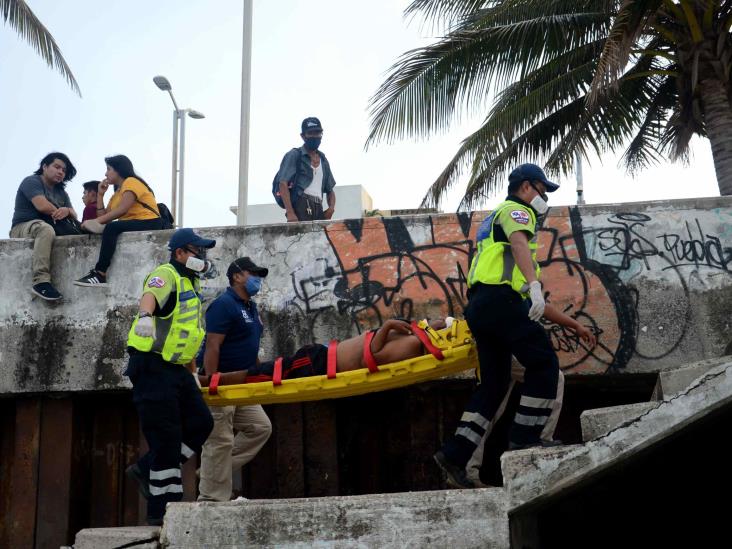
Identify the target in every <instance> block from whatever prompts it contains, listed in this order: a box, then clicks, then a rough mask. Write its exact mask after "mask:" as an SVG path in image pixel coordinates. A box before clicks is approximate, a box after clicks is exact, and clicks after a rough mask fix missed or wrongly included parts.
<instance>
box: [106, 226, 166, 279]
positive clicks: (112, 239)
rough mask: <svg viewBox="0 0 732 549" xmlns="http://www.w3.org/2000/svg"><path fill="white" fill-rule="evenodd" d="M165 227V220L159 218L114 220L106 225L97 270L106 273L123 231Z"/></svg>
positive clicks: (155, 229) (152, 229)
mask: <svg viewBox="0 0 732 549" xmlns="http://www.w3.org/2000/svg"><path fill="white" fill-rule="evenodd" d="M162 228H163V222H162V221H161V220H160V218H159V217H158V218H157V219H131V220H129V221H112V222H111V223H107V224H106V225H105V226H104V232H103V233H102V248H101V249H100V250H99V260H98V261H97V264H96V266H95V267H94V269H95V270H97V271H99V272H100V273H106V272H107V269H109V264H110V263H112V256H113V255H114V251H115V250H116V249H117V239H118V238H119V235H121V234H122V233H128V232H132V231H159V230H161V229H162Z"/></svg>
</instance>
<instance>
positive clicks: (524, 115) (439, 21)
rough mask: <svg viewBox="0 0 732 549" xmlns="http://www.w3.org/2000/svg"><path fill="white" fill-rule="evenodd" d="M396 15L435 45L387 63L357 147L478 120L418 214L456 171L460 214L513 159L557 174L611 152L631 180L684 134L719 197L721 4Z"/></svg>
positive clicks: (729, 20) (636, 0)
mask: <svg viewBox="0 0 732 549" xmlns="http://www.w3.org/2000/svg"><path fill="white" fill-rule="evenodd" d="M405 14H406V15H409V16H414V15H418V14H421V15H422V16H424V18H425V20H426V21H427V22H430V21H431V22H432V23H433V24H436V25H438V27H439V28H442V29H445V30H444V36H443V37H442V38H441V39H439V40H438V41H437V42H435V43H434V44H431V45H429V46H426V47H423V48H419V49H415V50H412V51H409V52H407V53H405V54H404V55H403V56H402V57H401V58H400V59H399V60H398V61H397V62H396V63H395V64H394V65H393V66H392V67H391V69H390V71H389V74H388V76H387V78H386V80H385V81H384V83H383V84H382V85H381V86H380V87H379V89H378V90H377V92H376V93H375V95H374V96H373V97H372V98H371V102H370V110H371V131H370V134H369V136H368V139H367V142H366V146H367V147H368V146H369V145H370V144H373V143H377V142H380V141H387V142H391V141H393V140H395V139H401V138H407V137H426V136H428V135H430V134H433V133H435V132H440V131H444V130H445V129H446V128H447V127H448V126H449V125H450V123H451V122H453V121H454V120H455V119H458V118H460V117H461V116H465V115H466V114H467V115H474V114H479V115H480V116H481V117H484V119H483V123H482V124H481V126H480V127H479V128H478V129H477V130H476V131H475V132H474V133H472V134H471V135H469V136H468V137H467V138H465V139H464V140H463V141H462V143H461V145H460V147H459V149H458V150H457V152H456V154H455V156H454V157H453V158H452V160H451V161H450V162H449V163H448V165H447V166H446V167H445V168H444V170H443V171H442V173H441V174H440V175H439V177H438V178H437V179H436V180H435V181H434V183H432V185H431V186H430V189H429V191H428V192H427V194H426V195H425V197H424V198H423V200H422V206H423V207H424V206H434V205H438V204H439V202H440V200H441V199H442V198H443V196H444V194H445V193H446V191H448V190H449V189H450V188H451V187H452V186H453V185H455V183H456V182H457V181H458V179H459V177H460V176H461V175H462V174H463V173H465V172H467V173H469V180H468V185H467V188H466V191H465V195H464V197H463V200H462V202H461V207H462V208H470V207H474V206H476V205H478V204H479V203H480V202H481V201H482V199H484V198H485V197H487V196H488V195H490V194H492V193H495V192H496V191H497V190H499V189H500V187H501V183H502V182H503V181H505V177H506V175H507V173H508V172H509V171H510V170H511V169H512V168H513V167H514V166H515V165H516V164H517V163H520V162H521V161H534V162H536V161H537V160H544V161H545V165H546V168H547V170H548V171H549V172H552V173H554V174H567V173H570V172H571V171H572V169H573V164H574V158H575V155H576V154H578V155H580V156H582V157H584V158H588V157H589V155H590V153H596V154H598V155H600V154H602V153H605V152H611V151H617V150H618V149H620V148H621V147H625V152H624V155H623V163H624V165H625V166H626V168H627V169H628V170H629V171H630V172H631V173H634V172H636V171H638V170H641V169H643V168H645V167H647V166H649V165H650V164H652V163H656V162H658V161H660V160H662V159H664V158H668V159H670V160H673V161H676V160H686V159H687V158H688V151H689V141H690V139H691V137H692V136H693V135H694V134H696V135H700V136H703V137H707V138H708V139H709V140H710V142H711V147H712V154H713V157H714V166H715V169H716V174H717V181H718V184H719V190H720V193H721V194H722V195H732V108H731V107H730V97H731V92H732V87H731V86H730V69H731V67H732V38H731V36H730V26H732V0H724V1H714V0H673V1H672V0H493V1H487V0H482V1H481V0H413V2H412V3H411V4H410V5H409V6H408V7H407V9H406V12H405ZM440 25H442V26H440ZM486 113H487V114H486Z"/></svg>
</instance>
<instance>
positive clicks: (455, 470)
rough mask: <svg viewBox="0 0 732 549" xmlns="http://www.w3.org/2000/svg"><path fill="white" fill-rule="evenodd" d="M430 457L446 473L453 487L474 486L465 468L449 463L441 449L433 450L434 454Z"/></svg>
mask: <svg viewBox="0 0 732 549" xmlns="http://www.w3.org/2000/svg"><path fill="white" fill-rule="evenodd" d="M432 457H433V458H434V460H435V463H437V465H438V466H439V467H440V469H442V470H443V472H444V473H445V475H447V483H448V484H450V485H451V486H454V487H455V488H476V486H475V484H474V483H473V481H472V480H470V479H469V478H468V476H467V474H466V472H465V469H461V468H460V467H458V466H457V465H453V464H452V463H450V462H449V461H448V459H447V457H446V456H445V454H443V453H442V450H438V451H437V452H435V455H434V456H432Z"/></svg>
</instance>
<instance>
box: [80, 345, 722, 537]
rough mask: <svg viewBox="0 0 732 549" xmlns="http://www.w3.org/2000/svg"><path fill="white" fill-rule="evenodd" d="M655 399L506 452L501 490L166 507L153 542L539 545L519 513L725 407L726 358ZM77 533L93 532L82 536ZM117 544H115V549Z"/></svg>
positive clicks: (672, 378) (682, 373) (680, 375)
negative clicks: (552, 442) (550, 441)
mask: <svg viewBox="0 0 732 549" xmlns="http://www.w3.org/2000/svg"><path fill="white" fill-rule="evenodd" d="M654 398H656V399H658V400H654V401H651V402H646V403H638V404H631V405H626V406H616V407H611V408H600V409H595V410H587V411H585V412H584V413H583V414H582V416H581V418H580V420H581V424H582V433H583V444H578V445H571V446H561V447H555V448H546V449H528V450H521V451H515V452H507V453H505V454H504V455H503V457H502V458H501V465H502V470H503V477H504V488H486V489H479V490H441V491H429V492H411V493H397V494H374V495H365V496H344V497H329V498H305V499H293V500H253V501H235V502H228V503H180V504H173V505H170V506H169V507H168V510H167V514H166V517H165V524H164V526H163V528H162V531H161V533H160V540H159V543H160V546H162V547H176V548H183V547H221V548H234V547H333V548H335V547H420V548H421V547H451V548H454V549H457V548H463V547H490V548H494V547H495V548H505V547H510V546H512V547H527V548H531V547H540V546H542V544H541V540H539V539H538V538H536V535H537V534H536V529H535V528H534V527H533V526H534V525H533V524H532V523H531V520H526V519H525V517H526V516H528V515H527V514H526V512H525V511H526V509H528V508H531V507H532V506H537V505H541V504H545V503H546V502H547V501H551V500H552V498H554V497H556V496H558V495H561V494H562V493H564V492H566V491H568V490H571V489H573V488H574V487H576V486H577V485H578V484H579V483H583V482H587V481H588V479H592V478H593V477H594V476H597V475H601V474H602V473H603V472H604V471H606V470H608V469H610V468H613V467H617V466H622V465H623V463H624V462H626V461H629V460H632V459H633V457H634V456H636V455H637V454H638V453H640V452H642V451H646V450H648V449H649V448H652V447H653V446H654V445H655V444H657V443H659V442H661V441H663V440H664V439H666V438H668V437H673V436H674V434H675V433H678V432H680V431H681V430H682V429H684V428H686V427H688V426H689V425H692V424H694V423H695V422H698V421H701V420H703V419H704V418H705V417H706V416H709V415H711V414H713V413H715V412H716V411H719V410H720V409H723V408H724V409H727V408H728V407H729V406H732V356H727V357H723V358H720V359H714V360H705V361H701V362H697V363H693V364H689V365H687V366H684V367H683V368H679V369H676V370H670V371H666V372H663V373H661V374H660V375H659V381H658V385H657V387H656V390H655V391H654ZM512 517H513V518H512ZM509 525H510V526H509ZM85 533H86V534H85ZM82 534H84V535H85V536H88V535H90V534H89V531H88V530H86V531H82V532H80V533H79V536H82ZM141 539H143V538H141ZM80 541H83V540H80V538H79V537H77V545H76V547H77V548H79V547H91V545H82V544H80ZM124 543H127V542H125V541H123V540H121V539H120V542H119V543H118V544H117V546H119V545H123V544H124ZM96 546H97V547H105V545H102V544H98V545H96ZM110 546H114V545H110Z"/></svg>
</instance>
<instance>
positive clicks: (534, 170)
mask: <svg viewBox="0 0 732 549" xmlns="http://www.w3.org/2000/svg"><path fill="white" fill-rule="evenodd" d="M523 181H541V182H542V183H543V184H544V186H545V187H546V192H548V193H553V192H554V191H556V190H557V189H558V188H559V185H558V184H557V183H554V182H553V181H549V180H548V179H547V178H546V174H545V173H544V170H542V169H541V168H540V167H539V166H537V165H536V164H521V165H520V166H519V167H518V168H516V169H514V170H513V171H512V172H511V175H509V176H508V182H509V184H513V183H522V182H523Z"/></svg>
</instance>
